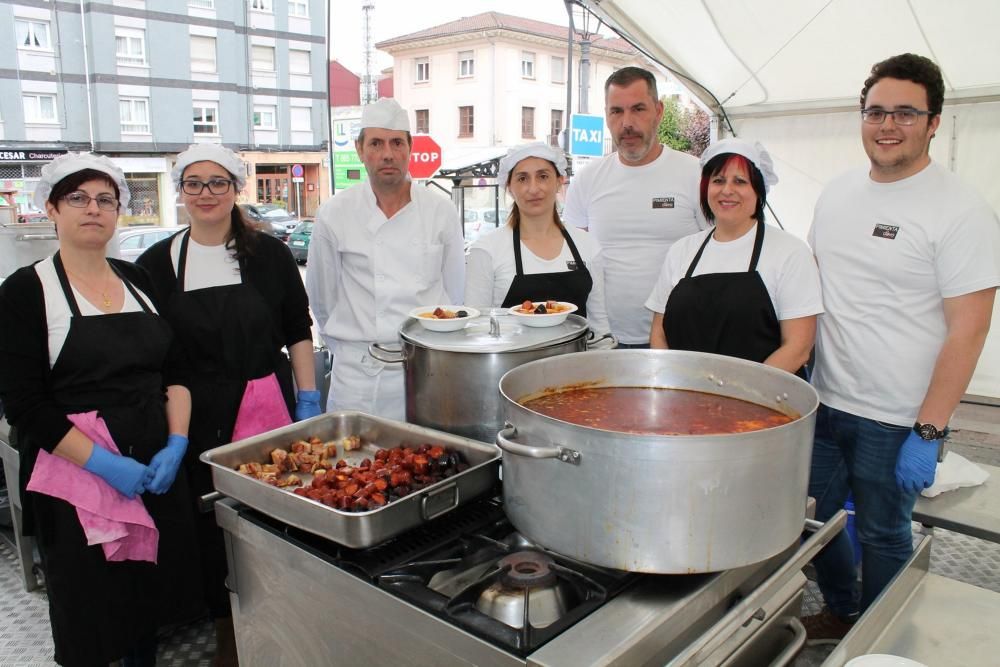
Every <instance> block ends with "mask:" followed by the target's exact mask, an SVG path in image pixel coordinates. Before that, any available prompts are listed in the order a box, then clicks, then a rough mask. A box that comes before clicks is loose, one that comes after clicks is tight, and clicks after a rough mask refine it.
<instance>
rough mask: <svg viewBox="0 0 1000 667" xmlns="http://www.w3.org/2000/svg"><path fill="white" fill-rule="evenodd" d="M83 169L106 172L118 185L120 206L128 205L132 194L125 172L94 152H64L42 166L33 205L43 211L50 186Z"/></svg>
mask: <svg viewBox="0 0 1000 667" xmlns="http://www.w3.org/2000/svg"><path fill="white" fill-rule="evenodd" d="M84 169H93V170H95V171H99V172H101V173H102V174H107V176H108V178H110V179H111V180H112V181H114V183H115V185H117V186H118V201H119V202H120V203H121V208H122V209H125V208H126V207H127V206H128V203H129V200H130V199H131V198H132V195H131V193H130V192H129V189H128V184H127V183H125V172H124V171H122V170H121V167H119V166H118V165H116V164H115V163H114V162H112V161H111V160H109V159H108V158H107V157H105V156H103V155H97V154H96V153H66V155H60V156H59V157H57V158H56V159H55V160H53V161H52V162H49V163H48V164H47V165H45V166H44V167H42V177H41V179H40V180H39V181H38V184H37V185H36V186H35V196H34V202H35V206H37V207H38V208H39V209H40V210H42V211H44V210H45V202H46V201H48V199H49V195H50V194H52V188H54V187H55V186H56V184H57V183H59V181H61V180H62V179H64V178H66V177H67V176H69V175H71V174H75V173H76V172H78V171H83V170H84Z"/></svg>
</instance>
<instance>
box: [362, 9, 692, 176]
mask: <svg viewBox="0 0 1000 667" xmlns="http://www.w3.org/2000/svg"><path fill="white" fill-rule="evenodd" d="M567 32H568V31H567V28H565V27H563V26H559V25H554V24H551V23H545V22H542V21H535V20H532V19H526V18H522V17H518V16H510V15H507V14H501V13H498V12H485V13H482V14H477V15H475V16H470V17H466V18H462V19H459V20H456V21H451V22H449V23H445V24H443V25H438V26H434V27H432V28H427V29H425V30H420V31H417V32H413V33H409V34H406V35H401V36H399V37H393V38H391V39H387V40H384V41H382V42H379V43H378V44H376V47H377V48H379V49H380V50H382V51H385V52H386V53H388V54H390V55H391V56H392V57H393V77H394V82H393V83H394V87H393V91H394V97H395V98H396V99H397V100H398V101H399V103H400V104H401V105H402V106H403V108H405V109H407V111H408V112H409V113H410V121H411V126H412V127H413V128H414V132H416V133H425V134H430V135H432V136H433V137H434V139H435V140H436V141H437V142H438V144H440V146H441V148H442V155H443V159H444V162H445V164H446V165H452V164H460V163H461V162H462V161H463V159H465V158H468V159H469V160H475V159H477V158H479V157H481V156H484V155H490V154H492V153H502V152H503V150H502V149H506V148H507V147H510V146H516V145H518V144H522V143H525V142H528V141H549V142H551V143H553V144H554V145H557V142H558V140H559V133H560V131H561V130H563V129H564V128H565V127H566V124H567V122H568V120H569V115H568V114H567V106H566V103H567V100H566V97H567V94H566V93H567V91H566V88H567V72H568V67H567V58H568V53H567ZM574 42H575V44H574V48H573V56H572V62H571V63H570V67H572V70H573V80H572V86H573V91H572V98H573V102H572V106H571V107H570V111H571V112H572V113H580V112H584V113H590V114H594V115H603V113H604V89H603V85H604V80H605V79H606V78H607V77H608V76H610V75H611V73H612V72H614V71H615V70H617V69H620V68H622V67H626V66H628V65H639V66H643V67H650V65H649V63H648V62H647V61H646V59H645V58H644V57H642V56H641V55H640V54H639V52H638V51H637V50H636V49H634V48H633V47H632V46H631V45H629V44H628V43H627V42H625V41H624V40H622V39H619V38H613V39H609V38H606V37H602V36H601V35H598V34H593V33H591V34H586V33H583V32H579V31H578V32H577V34H576V37H575V40H574ZM583 42H586V43H587V47H586V54H587V58H588V61H589V62H588V68H587V70H588V71H589V77H588V79H589V87H588V89H587V91H586V93H585V94H584V95H582V96H581V95H580V88H579V84H580V72H581V67H580V59H581V54H582V51H581V49H582V43H583ZM658 78H659V79H660V86H661V91H660V92H661V94H672V93H673V92H675V90H674V89H679V87H678V86H677V85H676V84H668V83H667V81H666V80H665V79H663V78H662V77H658ZM581 97H582V102H581ZM607 147H608V150H609V151H610V142H607Z"/></svg>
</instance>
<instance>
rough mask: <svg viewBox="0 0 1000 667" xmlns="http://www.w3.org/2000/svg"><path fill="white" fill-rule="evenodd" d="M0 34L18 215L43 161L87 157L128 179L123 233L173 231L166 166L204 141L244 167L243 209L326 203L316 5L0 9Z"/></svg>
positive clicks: (7, 156)
mask: <svg viewBox="0 0 1000 667" xmlns="http://www.w3.org/2000/svg"><path fill="white" fill-rule="evenodd" d="M0 26H4V27H2V28H0V31H3V32H6V33H7V34H6V35H5V37H4V39H2V40H0V191H3V192H6V193H8V195H7V197H8V199H13V201H14V202H15V203H16V204H17V206H18V207H19V208H20V209H22V210H25V209H27V208H28V207H29V205H30V204H29V202H30V201H31V195H32V192H33V191H34V184H35V182H37V178H38V176H39V173H40V170H41V167H42V165H43V164H44V163H45V162H46V161H47V160H49V159H51V158H52V157H53V156H56V155H59V154H61V153H65V152H67V151H77V150H94V151H97V152H100V153H105V154H107V155H109V156H111V157H112V159H113V160H114V161H115V162H116V163H118V164H119V166H121V167H122V168H123V169H124V170H125V172H126V175H127V177H128V180H129V185H130V189H131V190H132V197H133V199H132V201H133V203H132V204H131V205H130V207H129V210H128V211H125V212H123V215H122V219H121V224H125V225H129V224H165V225H171V224H175V223H176V219H177V212H176V208H175V199H176V192H175V191H174V188H173V184H172V183H171V182H170V178H169V172H170V169H171V167H172V165H173V162H174V158H175V157H176V155H177V153H178V152H180V151H182V150H184V149H185V148H186V147H187V146H188V145H189V144H191V143H195V142H203V141H204V142H216V143H222V144H224V145H226V146H228V147H230V148H232V149H234V150H237V151H238V152H240V153H241V154H242V156H243V158H244V159H245V160H246V161H247V163H248V172H249V173H248V179H247V187H246V189H245V190H244V191H243V192H242V193H241V195H240V199H241V201H247V202H280V203H282V204H284V205H286V206H287V207H288V208H289V209H291V210H293V211H298V212H300V213H301V214H303V215H310V214H312V212H313V211H315V209H316V208H317V207H318V206H319V202H320V201H321V200H322V199H325V198H326V197H327V196H328V195H329V175H328V171H329V161H328V157H327V151H326V149H327V144H326V141H327V134H328V130H327V127H328V117H329V116H328V114H329V111H328V106H327V104H326V102H325V100H326V60H327V59H326V29H325V26H326V3H325V2H324V0H156V1H155V2H154V1H152V0H149V1H146V0H115V1H114V2H113V3H112V2H110V1H107V2H105V1H99V0H88V2H86V3H83V2H81V3H72V2H54V1H50V0H22V1H21V2H13V1H10V0H0ZM297 165H301V167H302V169H301V172H300V170H299V169H298V168H297V167H296V166H297ZM299 173H301V176H296V174H299Z"/></svg>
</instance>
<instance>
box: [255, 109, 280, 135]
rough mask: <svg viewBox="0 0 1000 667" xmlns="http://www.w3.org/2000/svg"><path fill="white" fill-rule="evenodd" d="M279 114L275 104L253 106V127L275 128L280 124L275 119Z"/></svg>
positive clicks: (258, 128)
mask: <svg viewBox="0 0 1000 667" xmlns="http://www.w3.org/2000/svg"><path fill="white" fill-rule="evenodd" d="M276 115H277V113H276V109H275V107H274V106H273V105H254V108H253V129H255V130H273V129H275V128H277V127H278V126H277V125H276V124H275V122H274V119H275V116H276Z"/></svg>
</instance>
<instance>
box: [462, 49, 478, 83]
mask: <svg viewBox="0 0 1000 667" xmlns="http://www.w3.org/2000/svg"><path fill="white" fill-rule="evenodd" d="M475 73H476V60H475V54H474V52H472V51H459V52H458V78H460V79H462V78H466V77H470V76H472V75H473V74H475Z"/></svg>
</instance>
